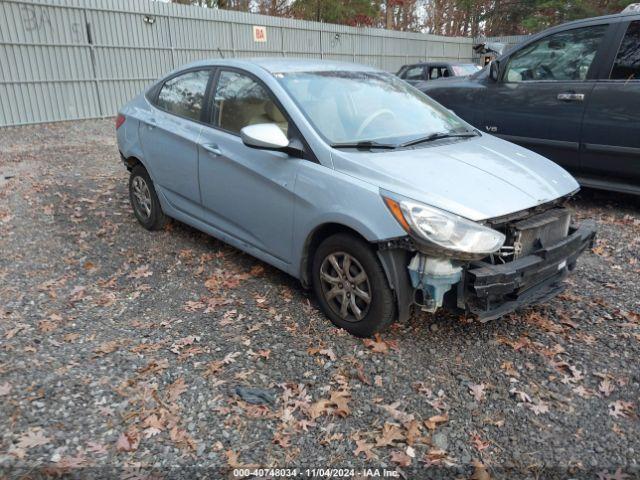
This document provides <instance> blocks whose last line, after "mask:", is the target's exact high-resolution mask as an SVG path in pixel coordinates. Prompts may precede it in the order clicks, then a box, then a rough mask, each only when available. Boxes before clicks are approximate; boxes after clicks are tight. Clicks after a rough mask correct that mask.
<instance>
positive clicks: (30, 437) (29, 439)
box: [17, 430, 51, 449]
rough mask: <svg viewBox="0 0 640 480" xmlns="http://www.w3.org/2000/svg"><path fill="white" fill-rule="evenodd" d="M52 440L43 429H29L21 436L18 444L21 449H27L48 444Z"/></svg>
mask: <svg viewBox="0 0 640 480" xmlns="http://www.w3.org/2000/svg"><path fill="white" fill-rule="evenodd" d="M50 441H51V439H50V438H49V437H45V436H44V434H43V433H42V431H41V430H29V431H28V432H26V433H23V434H22V435H21V436H20V439H19V440H18V444H17V446H18V448H20V449H27V448H33V447H38V446H40V445H46V444H47V443H49V442H50Z"/></svg>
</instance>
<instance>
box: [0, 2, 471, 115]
mask: <svg viewBox="0 0 640 480" xmlns="http://www.w3.org/2000/svg"><path fill="white" fill-rule="evenodd" d="M254 26H262V27H266V41H264V42H257V41H255V40H254V30H253V27H254ZM472 44H473V40H472V39H470V38H458V37H440V36H435V35H423V34H418V33H403V32H394V31H389V30H381V29H368V28H353V27H346V26H341V25H331V24H324V23H317V22H305V21H299V20H291V19H286V18H275V17H267V16H262V15H255V14H249V13H243V12H234V11H224V10H209V9H204V8H195V7H188V6H182V5H175V4H166V3H159V2H152V1H148V0H0V66H1V68H0V126H8V125H24V124H30V123H39V122H49V121H57V120H72V119H83V118H96V117H104V116H110V115H113V114H114V113H115V112H116V109H117V108H118V106H119V105H121V104H122V103H124V102H125V101H127V100H128V99H129V98H131V97H132V96H133V95H134V94H135V93H136V92H139V91H141V90H142V89H143V88H144V87H145V85H147V84H149V83H150V82H151V81H152V80H154V79H156V78H158V77H159V76H161V75H162V74H163V73H165V72H167V71H169V70H171V69H172V68H174V67H177V66H179V65H182V64H184V63H187V62H190V61H192V60H196V59H201V58H211V57H220V56H222V55H224V56H225V57H231V56H237V57H243V56H291V57H306V58H327V59H336V60H347V61H355V62H360V63H365V64H369V65H373V66H376V67H378V68H381V69H384V70H389V71H395V70H397V69H398V68H399V67H400V66H401V65H403V64H406V63H409V62H414V61H419V60H425V59H443V60H444V59H446V60H467V61H470V60H471V58H472V48H471V46H472Z"/></svg>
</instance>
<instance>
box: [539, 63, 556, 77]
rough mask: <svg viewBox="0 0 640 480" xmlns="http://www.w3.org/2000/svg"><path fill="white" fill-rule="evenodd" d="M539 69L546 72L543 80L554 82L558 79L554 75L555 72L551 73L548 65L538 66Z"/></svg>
mask: <svg viewBox="0 0 640 480" xmlns="http://www.w3.org/2000/svg"><path fill="white" fill-rule="evenodd" d="M538 69H540V70H542V71H543V72H544V77H543V79H549V80H554V79H555V78H556V77H555V76H554V75H553V72H552V71H551V69H550V68H549V67H547V66H546V65H544V64H540V65H538Z"/></svg>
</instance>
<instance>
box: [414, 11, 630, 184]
mask: <svg viewBox="0 0 640 480" xmlns="http://www.w3.org/2000/svg"><path fill="white" fill-rule="evenodd" d="M419 89H420V90H421V91H423V92H424V93H426V94H427V95H429V96H430V97H432V98H433V99H435V100H437V101H438V102H439V103H441V104H442V105H444V106H445V107H447V108H449V109H451V110H453V111H454V112H455V113H456V114H457V115H458V116H460V117H462V118H463V119H465V120H466V121H467V122H469V123H471V124H472V125H474V126H475V127H476V128H478V129H480V130H482V131H484V132H486V133H489V134H492V135H496V136H498V137H500V138H503V139H505V140H508V141H511V142H514V143H517V144H519V145H522V146H524V147H526V148H528V149H530V150H534V151H535V152H537V153H539V154H541V155H543V156H545V157H547V158H549V159H551V160H553V161H555V162H556V163H558V164H560V165H561V166H563V167H564V168H566V169H567V170H569V171H571V172H572V173H573V174H574V176H575V177H576V179H577V180H578V181H579V182H580V183H581V184H582V185H584V186H587V187H593V188H601V189H606V190H614V191H621V192H626V193H633V194H640V10H639V9H638V8H635V6H630V7H627V9H625V11H623V12H622V13H620V14H616V15H608V16H603V17H596V18H589V19H585V20H578V21H574V22H570V23H566V24H563V25H560V26H557V27H553V28H550V29H548V30H545V31H543V32H541V33H539V34H537V35H534V36H532V37H531V38H529V39H527V40H526V41H525V42H524V43H522V44H520V45H519V46H517V47H515V48H514V49H512V50H510V51H508V52H507V53H505V54H503V55H501V56H500V57H498V58H497V59H496V60H494V61H493V62H492V63H491V64H490V65H489V66H487V67H485V68H484V69H483V70H481V71H480V72H478V73H476V74H474V75H472V76H470V77H467V78H464V79H460V80H457V79H452V80H449V81H447V82H442V83H440V82H424V83H422V84H420V85H419Z"/></svg>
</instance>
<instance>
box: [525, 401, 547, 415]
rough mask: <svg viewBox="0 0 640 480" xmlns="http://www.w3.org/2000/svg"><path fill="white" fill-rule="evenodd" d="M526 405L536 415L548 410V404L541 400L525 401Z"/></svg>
mask: <svg viewBox="0 0 640 480" xmlns="http://www.w3.org/2000/svg"><path fill="white" fill-rule="evenodd" d="M527 406H528V407H529V409H530V410H531V411H532V412H533V413H535V414H536V415H540V414H541V413H547V412H548V411H549V405H547V404H546V403H544V402H543V401H542V400H538V401H537V402H536V403H527Z"/></svg>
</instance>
